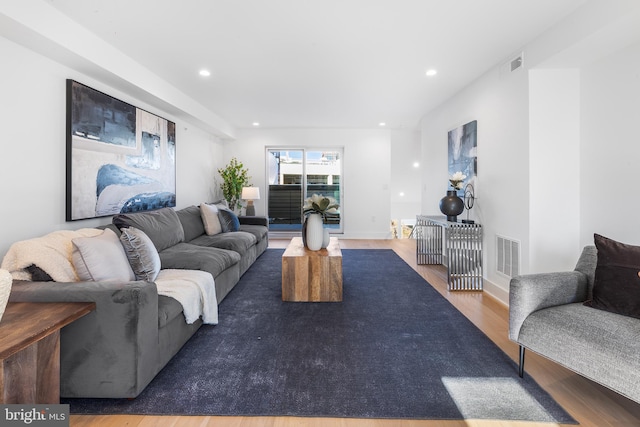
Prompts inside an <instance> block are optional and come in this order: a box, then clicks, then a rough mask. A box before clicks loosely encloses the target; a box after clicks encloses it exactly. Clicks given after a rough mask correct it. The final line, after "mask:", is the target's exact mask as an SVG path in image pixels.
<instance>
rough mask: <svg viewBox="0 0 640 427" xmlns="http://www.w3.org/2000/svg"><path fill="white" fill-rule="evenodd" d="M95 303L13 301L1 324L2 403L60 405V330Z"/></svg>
mask: <svg viewBox="0 0 640 427" xmlns="http://www.w3.org/2000/svg"><path fill="white" fill-rule="evenodd" d="M95 307H96V305H95V303H93V302H51V303H48V302H47V303H45V302H42V303H40V302H14V303H9V304H7V308H6V310H5V312H4V315H3V316H2V321H0V393H2V394H1V395H0V403H20V404H24V403H43V404H57V403H60V329H62V328H63V327H64V326H66V325H68V324H69V323H71V322H73V321H75V320H77V319H79V318H80V317H82V316H84V315H86V314H88V313H89V312H91V311H92V310H94V309H95Z"/></svg>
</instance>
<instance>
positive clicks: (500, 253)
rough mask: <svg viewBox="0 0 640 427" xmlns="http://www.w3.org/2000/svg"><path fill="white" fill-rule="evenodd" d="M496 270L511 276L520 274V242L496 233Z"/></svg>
mask: <svg viewBox="0 0 640 427" xmlns="http://www.w3.org/2000/svg"><path fill="white" fill-rule="evenodd" d="M496 252H497V256H496V260H497V266H496V270H497V271H498V273H501V274H504V275H505V276H507V277H509V278H511V277H515V276H517V275H518V274H520V242H519V241H517V240H515V239H510V238H508V237H503V236H499V235H496Z"/></svg>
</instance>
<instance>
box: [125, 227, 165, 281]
mask: <svg viewBox="0 0 640 427" xmlns="http://www.w3.org/2000/svg"><path fill="white" fill-rule="evenodd" d="M120 242H122V246H123V247H124V251H125V253H126V254H127V258H129V264H131V268H132V269H133V272H134V273H135V275H136V279H137V280H146V281H147V282H153V281H154V280H156V277H158V273H159V272H160V255H158V250H157V249H156V247H155V246H154V244H153V242H152V241H151V239H150V238H149V236H147V235H146V234H145V232H144V231H142V230H139V229H137V228H135V227H128V228H123V229H122V235H121V236H120Z"/></svg>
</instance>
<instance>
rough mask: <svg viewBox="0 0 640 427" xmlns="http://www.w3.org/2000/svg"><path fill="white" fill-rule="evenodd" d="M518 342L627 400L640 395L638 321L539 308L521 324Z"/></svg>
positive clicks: (570, 307)
mask: <svg viewBox="0 0 640 427" xmlns="http://www.w3.org/2000/svg"><path fill="white" fill-rule="evenodd" d="M518 342H519V343H521V344H522V345H524V346H525V347H527V348H529V349H531V350H533V351H535V352H536V353H540V354H542V355H543V356H545V357H548V358H549V359H552V360H554V361H555V362H557V363H559V364H560V365H563V366H565V367H567V368H569V369H571V370H573V371H576V372H578V373H579V374H581V375H583V376H585V377H587V378H589V379H591V380H593V381H596V382H598V383H600V384H603V385H605V386H607V387H613V388H614V389H616V390H620V391H625V390H626V391H627V396H629V395H634V396H638V395H639V394H640V383H637V381H636V379H635V376H634V375H629V373H630V372H635V371H636V370H637V368H638V363H640V356H639V354H640V353H639V351H638V348H639V347H638V346H639V343H640V320H639V319H635V318H633V317H628V316H622V315H620V314H615V313H610V312H607V311H603V310H597V309H594V308H591V307H586V306H584V305H583V304H581V303H574V304H566V305H561V306H555V307H551V308H546V309H542V310H538V311H536V312H534V313H532V314H530V315H529V316H528V317H527V319H526V320H525V321H524V323H523V324H522V328H521V329H520V335H519V337H518Z"/></svg>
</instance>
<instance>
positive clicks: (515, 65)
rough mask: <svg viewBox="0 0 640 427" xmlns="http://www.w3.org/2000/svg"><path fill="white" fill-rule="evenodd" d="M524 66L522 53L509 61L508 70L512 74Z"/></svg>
mask: <svg viewBox="0 0 640 427" xmlns="http://www.w3.org/2000/svg"><path fill="white" fill-rule="evenodd" d="M523 65H524V52H521V53H520V54H519V55H518V56H516V57H515V58H513V59H512V60H511V61H509V70H510V71H511V72H512V73H513V72H514V71H516V70H517V69H519V68H522V66H523Z"/></svg>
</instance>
